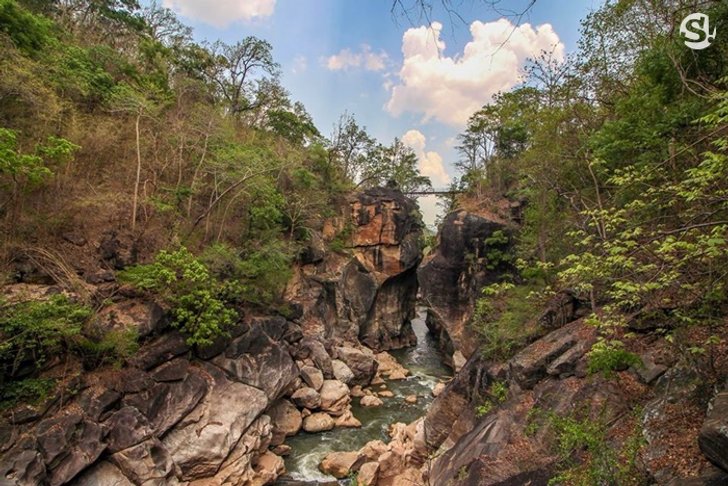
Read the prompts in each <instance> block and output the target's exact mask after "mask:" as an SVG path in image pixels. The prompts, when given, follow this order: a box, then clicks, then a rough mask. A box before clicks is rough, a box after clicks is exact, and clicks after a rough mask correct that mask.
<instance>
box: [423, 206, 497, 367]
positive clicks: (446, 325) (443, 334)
mask: <svg viewBox="0 0 728 486" xmlns="http://www.w3.org/2000/svg"><path fill="white" fill-rule="evenodd" d="M507 231H508V228H507V227H506V226H505V225H504V224H502V223H499V222H496V221H491V220H489V219H486V218H484V217H481V216H478V215H476V214H473V213H469V212H467V211H463V210H461V211H456V212H453V213H450V214H448V215H447V217H446V218H445V220H444V221H443V224H442V227H441V229H440V232H439V234H438V245H437V247H436V248H435V251H434V252H433V253H431V254H430V255H428V256H427V258H426V259H425V260H424V261H423V262H422V265H421V266H420V268H419V270H418V272H417V276H418V279H419V284H420V292H421V294H422V298H423V300H424V301H425V303H426V304H427V306H428V313H427V326H428V328H429V329H430V331H431V332H432V333H433V334H434V335H435V336H437V337H438V338H439V340H440V343H441V346H442V347H443V350H444V351H446V353H447V354H448V355H450V356H452V355H453V354H454V353H455V351H460V352H461V353H462V354H463V355H464V356H465V357H466V358H468V357H469V356H470V355H471V354H472V353H473V352H474V351H475V348H476V346H477V342H478V341H477V339H476V338H475V336H474V335H473V331H472V330H470V329H469V328H468V326H467V325H466V324H467V322H468V320H469V319H470V317H471V315H472V312H473V307H474V302H475V299H477V298H478V297H479V295H480V294H479V291H480V289H481V288H482V287H483V286H484V285H487V284H489V283H493V282H495V281H497V280H498V277H500V276H501V275H502V274H503V273H504V272H508V271H510V267H509V265H508V264H506V263H504V262H503V261H501V260H500V259H498V258H497V255H499V254H500V252H502V251H505V250H506V249H507V247H508V243H504V242H503V239H502V238H493V236H494V234H496V232H500V234H502V235H504V236H505V235H507ZM496 236H498V234H496ZM451 364H452V363H451Z"/></svg>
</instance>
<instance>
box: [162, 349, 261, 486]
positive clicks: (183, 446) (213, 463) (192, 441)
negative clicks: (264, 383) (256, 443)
mask: <svg viewBox="0 0 728 486" xmlns="http://www.w3.org/2000/svg"><path fill="white" fill-rule="evenodd" d="M203 371H204V373H205V374H206V380H207V381H208V383H209V385H208V387H209V389H210V392H209V393H208V394H207V396H206V397H205V399H204V400H203V401H202V402H200V403H199V404H198V405H197V407H196V408H195V409H194V410H193V411H192V412H191V413H190V414H189V415H188V416H187V418H186V419H185V420H184V422H183V423H182V424H180V425H177V426H176V427H175V428H174V429H173V430H171V431H170V432H169V433H168V434H167V435H166V436H165V437H164V439H163V444H164V447H165V448H166V449H167V450H168V451H169V452H170V455H171V457H172V459H173V460H174V462H175V463H177V465H178V466H179V467H180V469H181V471H182V479H185V480H192V479H196V478H204V477H208V476H214V475H215V474H216V473H217V471H218V470H219V468H220V466H221V465H222V463H223V462H224V461H225V459H226V458H227V457H228V456H229V455H230V453H231V451H232V450H233V448H234V447H235V446H236V444H237V443H238V442H239V441H240V438H241V437H242V436H243V434H244V433H245V431H246V430H247V429H248V427H249V426H250V425H251V424H252V423H253V421H254V420H255V419H256V418H257V417H258V416H259V415H261V414H262V413H263V411H264V410H265V409H266V408H267V406H268V398H267V396H266V394H265V393H264V392H263V391H262V390H260V389H258V388H255V387H252V386H249V385H246V384H244V383H238V382H234V381H231V380H229V379H228V378H227V377H226V376H225V374H224V373H223V372H222V371H221V370H220V369H218V368H216V367H215V366H212V365H210V364H207V363H205V364H203ZM243 404H244V405H243Z"/></svg>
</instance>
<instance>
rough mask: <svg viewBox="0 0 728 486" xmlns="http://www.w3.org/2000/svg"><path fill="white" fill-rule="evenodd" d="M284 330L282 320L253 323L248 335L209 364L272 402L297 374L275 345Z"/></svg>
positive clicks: (291, 363)
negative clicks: (256, 389) (251, 387)
mask: <svg viewBox="0 0 728 486" xmlns="http://www.w3.org/2000/svg"><path fill="white" fill-rule="evenodd" d="M285 328H286V320H285V319H283V318H270V319H261V320H254V321H253V322H252V323H251V325H250V328H249V330H248V332H246V333H244V334H243V335H242V336H240V337H238V338H236V339H234V340H233V341H232V342H231V343H230V345H229V346H228V347H227V348H226V349H225V352H224V353H223V354H221V355H219V356H217V357H216V358H214V359H213V360H212V362H213V363H214V364H216V365H217V366H219V367H220V368H222V369H224V370H225V371H227V372H228V373H229V374H230V375H231V376H233V377H234V378H235V380H236V381H240V382H242V383H245V384H247V385H250V386H254V387H256V388H259V389H261V390H263V391H265V393H266V395H267V396H268V399H269V400H270V401H275V400H276V399H278V398H280V397H282V396H283V394H284V392H285V391H286V389H287V388H288V386H289V385H290V384H291V383H292V382H293V380H295V379H296V378H297V377H298V375H299V370H298V366H296V363H295V361H294V360H293V358H292V357H291V355H290V353H289V352H288V351H287V350H286V348H285V347H283V346H282V345H281V343H280V342H279V339H280V338H282V335H283V334H284V333H285Z"/></svg>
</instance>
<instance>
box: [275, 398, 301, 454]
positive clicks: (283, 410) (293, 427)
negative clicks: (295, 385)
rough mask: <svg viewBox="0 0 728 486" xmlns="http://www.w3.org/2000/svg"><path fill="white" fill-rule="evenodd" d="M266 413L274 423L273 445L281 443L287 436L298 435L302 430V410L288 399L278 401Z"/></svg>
mask: <svg viewBox="0 0 728 486" xmlns="http://www.w3.org/2000/svg"><path fill="white" fill-rule="evenodd" d="M266 413H267V414H268V415H269V416H270V418H271V423H272V425H273V431H272V433H273V436H272V437H271V445H274V446H277V445H280V444H282V443H283V441H284V440H285V438H286V437H291V436H293V435H296V434H297V433H298V432H299V431H300V430H301V426H302V425H303V418H302V417H301V412H299V411H298V409H297V408H296V406H295V405H293V404H292V403H291V402H289V401H288V400H279V401H277V402H276V403H275V404H274V405H273V406H272V407H271V408H269V409H268V410H267V411H266Z"/></svg>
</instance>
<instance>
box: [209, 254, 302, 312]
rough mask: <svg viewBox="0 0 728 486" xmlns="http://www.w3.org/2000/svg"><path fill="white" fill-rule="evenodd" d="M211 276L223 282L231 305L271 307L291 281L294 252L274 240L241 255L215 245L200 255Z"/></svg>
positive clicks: (223, 290) (223, 287) (223, 289)
mask: <svg viewBox="0 0 728 486" xmlns="http://www.w3.org/2000/svg"><path fill="white" fill-rule="evenodd" d="M201 260H202V261H203V262H204V263H205V264H206V265H207V266H208V268H209V269H210V273H211V274H212V276H213V277H214V278H215V279H217V280H219V281H222V282H223V283H222V292H223V295H224V296H225V298H226V299H227V300H228V301H230V302H236V303H240V304H242V303H247V304H255V305H261V306H270V305H271V304H273V303H274V301H275V300H276V299H277V298H278V297H279V295H280V293H281V291H282V290H283V287H284V286H285V285H286V283H287V282H288V280H289V279H290V278H291V261H292V260H293V257H292V252H290V251H289V249H288V247H287V246H286V244H285V243H284V242H280V241H271V242H269V243H268V244H266V245H265V246H263V247H262V248H260V249H258V250H252V251H248V252H246V253H244V254H242V255H241V254H238V253H237V252H235V251H234V250H233V249H232V248H230V247H228V246H225V245H213V246H211V247H209V248H208V249H207V250H205V252H204V253H203V254H202V256H201Z"/></svg>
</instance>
